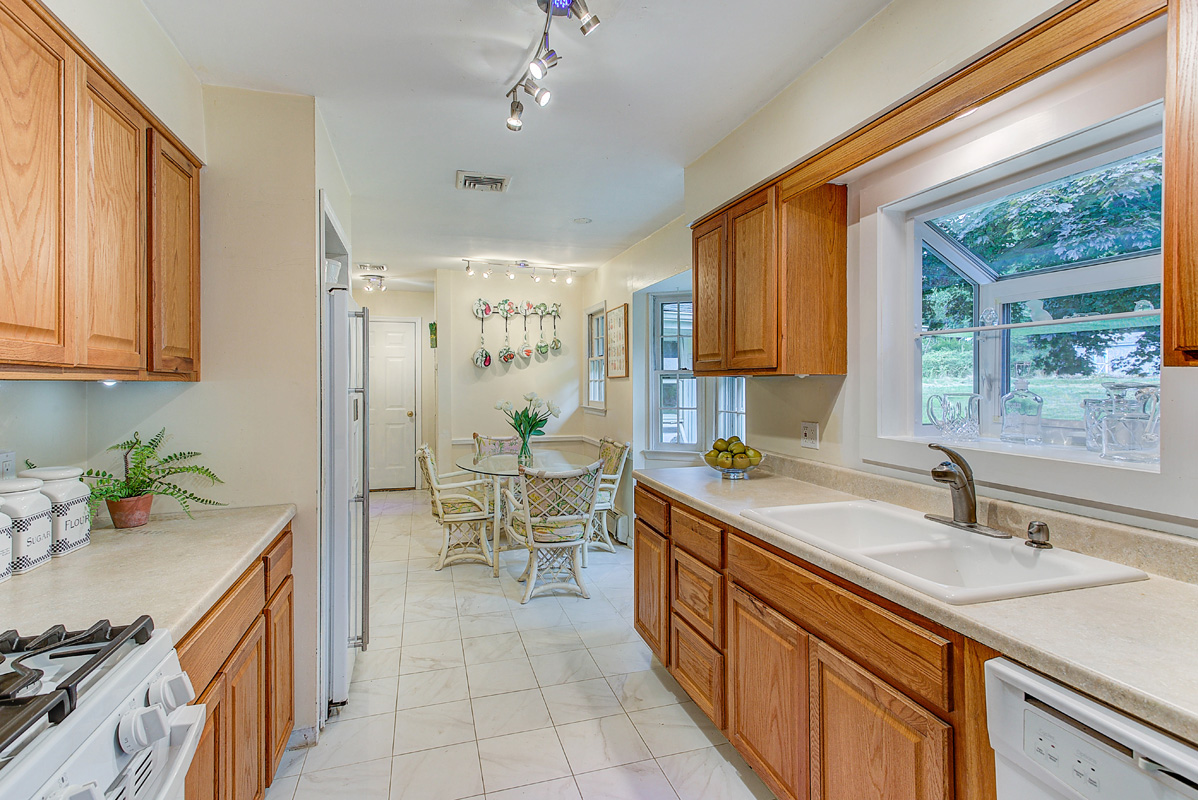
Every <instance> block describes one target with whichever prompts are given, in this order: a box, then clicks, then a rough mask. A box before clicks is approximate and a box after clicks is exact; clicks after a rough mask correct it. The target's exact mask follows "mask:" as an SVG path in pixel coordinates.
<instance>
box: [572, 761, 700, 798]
mask: <svg viewBox="0 0 1198 800" xmlns="http://www.w3.org/2000/svg"><path fill="white" fill-rule="evenodd" d="M574 780H575V782H576V783H577V784H578V789H579V791H580V792H581V793H582V800H678V794H677V793H676V792H675V791H674V789H673V787H671V786H670V782H669V781H668V780H667V779H666V776H665V773H663V772H662V771H661V767H659V766H657V762H656V761H638V762H637V763H635V764H624V765H623V766H620V767H612V768H611V769H601V770H599V771H597V772H587V773H585V774H583V775H576V776H575V777H574ZM685 800H709V799H708V798H691V797H688V798H685ZM710 800H717V798H714V797H713V798H710Z"/></svg>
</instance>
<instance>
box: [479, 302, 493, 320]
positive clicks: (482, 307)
mask: <svg viewBox="0 0 1198 800" xmlns="http://www.w3.org/2000/svg"><path fill="white" fill-rule="evenodd" d="M493 313H495V309H494V308H492V307H491V304H490V303H488V302H487V301H486V300H484V299H482V298H481V297H480V298H478V299H477V300H475V301H474V316H476V317H478V318H479V319H486V318H487V317H489V316H491V315H492V314H493Z"/></svg>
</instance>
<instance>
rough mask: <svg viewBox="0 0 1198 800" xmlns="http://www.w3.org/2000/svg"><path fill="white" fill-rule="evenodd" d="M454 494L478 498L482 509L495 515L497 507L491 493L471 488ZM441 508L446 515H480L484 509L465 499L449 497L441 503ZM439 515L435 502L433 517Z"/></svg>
mask: <svg viewBox="0 0 1198 800" xmlns="http://www.w3.org/2000/svg"><path fill="white" fill-rule="evenodd" d="M454 494H459V495H460V494H468V495H470V496H471V497H474V498H477V499H478V502H479V504H480V505H481V506H482V509H486V513H487V514H493V513H495V506H494V504H493V503H492V502H491V497H490V492H486V491H484V490H483V489H481V488H471V489H467V490H466V491H465V492H463V491H462V490H461V489H458V490H456V491H455V492H454ZM441 508H442V510H443V512H444V513H445V514H478V513H481V511H482V509H480V508H479V506H478V505H475V504H474V503H471V502H470V501H469V500H467V499H465V498H464V497H449V498H445V499H443V500H442V501H441ZM436 515H437V503H436V501H433V516H436Z"/></svg>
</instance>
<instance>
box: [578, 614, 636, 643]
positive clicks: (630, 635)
mask: <svg viewBox="0 0 1198 800" xmlns="http://www.w3.org/2000/svg"><path fill="white" fill-rule="evenodd" d="M575 628H576V629H577V631H578V636H579V638H580V639H582V643H583V644H584V645H585V646H587V647H607V646H609V645H613V644H627V643H628V642H635V641H636V640H637V639H639V638H640V634H638V633H637V632H636V629H635V628H633V627H632V626H631V625H630V624H628V622H626V621H625V620H624V619H623V618H622V617H617V618H616V619H612V620H605V621H603V622H585V623H580V624H578V625H576V626H575Z"/></svg>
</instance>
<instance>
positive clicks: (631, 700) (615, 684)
mask: <svg viewBox="0 0 1198 800" xmlns="http://www.w3.org/2000/svg"><path fill="white" fill-rule="evenodd" d="M607 682H608V684H609V685H610V686H611V689H612V691H613V692H615V694H616V697H617V698H619V700H620V705H622V706H623V707H624V710H625V711H642V710H644V709H646V708H657V707H658V706H668V705H674V704H676V703H685V702H687V701H688V700H690V697H689V696H688V695H687V693H686V690H685V689H683V688H682V687H681V686H679V685H678V681H676V680H674V676H673V675H671V674H670V673H669V672H667V671H666V668H665V667H656V668H654V669H649V670H643V671H641V672H630V673H628V674H625V675H611V676H609V677H608V678H607Z"/></svg>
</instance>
